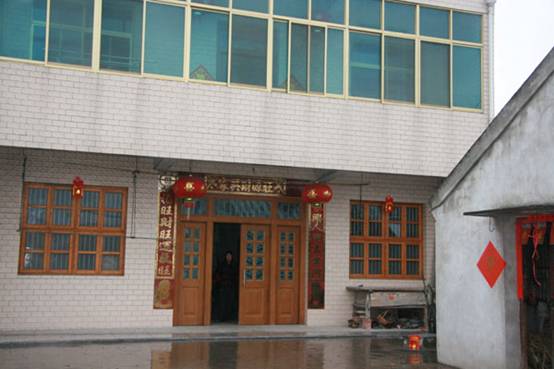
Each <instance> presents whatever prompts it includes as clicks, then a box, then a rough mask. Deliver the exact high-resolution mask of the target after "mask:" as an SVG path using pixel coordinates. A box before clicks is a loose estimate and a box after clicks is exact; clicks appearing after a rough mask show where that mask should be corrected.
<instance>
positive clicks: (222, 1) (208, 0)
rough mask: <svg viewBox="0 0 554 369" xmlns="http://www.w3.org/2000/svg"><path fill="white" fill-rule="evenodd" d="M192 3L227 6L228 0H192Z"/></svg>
mask: <svg viewBox="0 0 554 369" xmlns="http://www.w3.org/2000/svg"><path fill="white" fill-rule="evenodd" d="M192 2H193V3H199V4H209V5H217V6H224V7H228V6H229V0H192Z"/></svg>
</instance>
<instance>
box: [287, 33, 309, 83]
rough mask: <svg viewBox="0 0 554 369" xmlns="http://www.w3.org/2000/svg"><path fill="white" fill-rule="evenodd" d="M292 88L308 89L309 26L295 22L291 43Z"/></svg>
mask: <svg viewBox="0 0 554 369" xmlns="http://www.w3.org/2000/svg"><path fill="white" fill-rule="evenodd" d="M290 89H291V90H292V91H302V92H306V91H308V27H307V26H304V25H301V24H293V25H292V31H291V45H290Z"/></svg>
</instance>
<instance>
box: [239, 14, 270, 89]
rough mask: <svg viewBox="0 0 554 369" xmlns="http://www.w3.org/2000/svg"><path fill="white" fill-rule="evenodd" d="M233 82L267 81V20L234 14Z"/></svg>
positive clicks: (260, 82)
mask: <svg viewBox="0 0 554 369" xmlns="http://www.w3.org/2000/svg"><path fill="white" fill-rule="evenodd" d="M231 45H232V46H231V82H235V83H245V84H249V85H257V86H265V85H266V83H267V20H265V19H260V18H252V17H243V16H240V15H235V16H233V38H232V40H231Z"/></svg>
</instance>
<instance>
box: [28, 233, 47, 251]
mask: <svg viewBox="0 0 554 369" xmlns="http://www.w3.org/2000/svg"><path fill="white" fill-rule="evenodd" d="M44 240H45V235H44V233H37V232H27V234H26V235H25V249H26V250H44Z"/></svg>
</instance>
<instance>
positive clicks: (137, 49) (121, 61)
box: [100, 0, 142, 72]
mask: <svg viewBox="0 0 554 369" xmlns="http://www.w3.org/2000/svg"><path fill="white" fill-rule="evenodd" d="M141 49H142V1H140V0H103V2H102V41H101V51H100V67H101V68H104V69H113V70H120V71H125V72H140V59H141V53H142V52H141Z"/></svg>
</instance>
